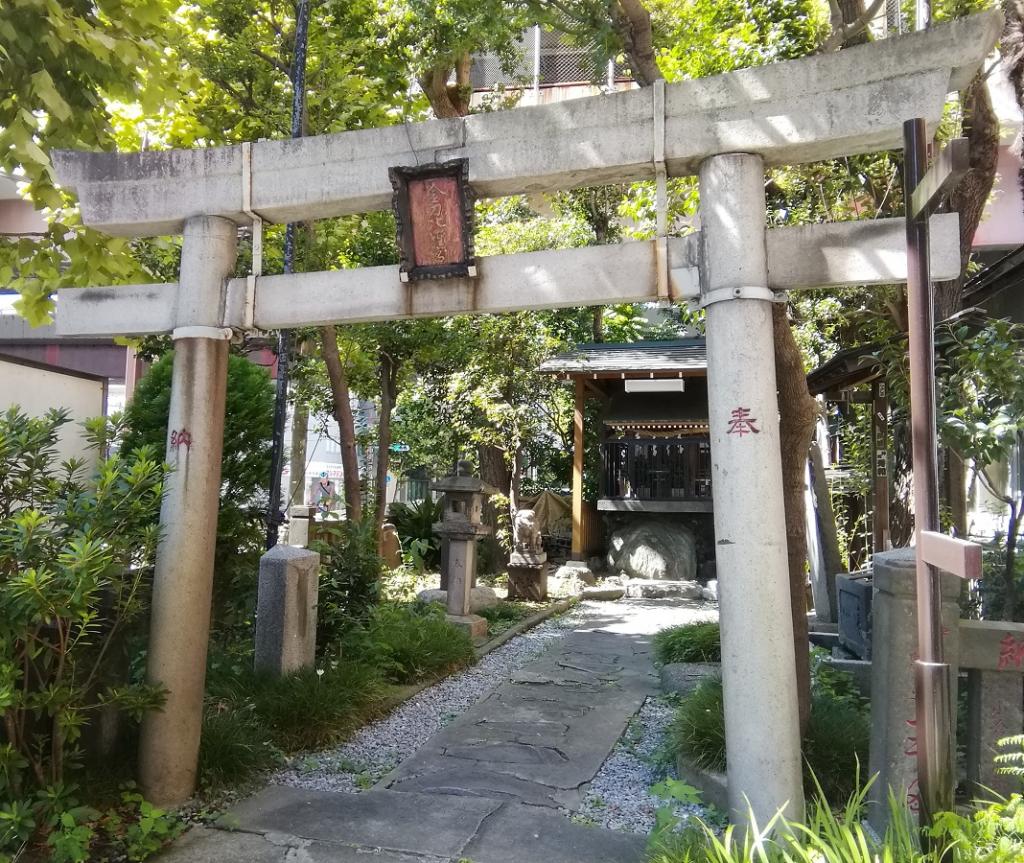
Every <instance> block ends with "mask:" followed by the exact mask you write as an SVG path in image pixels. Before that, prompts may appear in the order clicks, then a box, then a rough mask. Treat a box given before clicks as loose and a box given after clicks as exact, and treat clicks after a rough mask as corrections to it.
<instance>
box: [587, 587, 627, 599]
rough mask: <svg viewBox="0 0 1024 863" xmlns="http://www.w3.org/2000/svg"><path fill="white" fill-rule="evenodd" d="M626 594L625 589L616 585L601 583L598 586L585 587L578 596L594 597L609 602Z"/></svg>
mask: <svg viewBox="0 0 1024 863" xmlns="http://www.w3.org/2000/svg"><path fill="white" fill-rule="evenodd" d="M625 595H626V589H625V588H624V587H620V586H617V585H607V586H605V585H601V586H598V587H585V588H583V593H582V594H580V596H582V597H583V599H596V600H600V601H605V602H610V601H613V600H616V599H622V597H623V596H625Z"/></svg>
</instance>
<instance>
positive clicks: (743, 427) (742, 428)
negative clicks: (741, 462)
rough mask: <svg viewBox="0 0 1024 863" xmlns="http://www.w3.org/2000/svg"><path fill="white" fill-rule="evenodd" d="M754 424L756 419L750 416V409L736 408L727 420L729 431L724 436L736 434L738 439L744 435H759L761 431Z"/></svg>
mask: <svg viewBox="0 0 1024 863" xmlns="http://www.w3.org/2000/svg"><path fill="white" fill-rule="evenodd" d="M756 422H757V417H752V416H751V415H750V408H736V409H735V410H734V411H733V412H732V417H731V418H730V419H729V430H728V431H727V432H726V434H738V435H739V436H740V437H743V435H745V434H761V429H759V428H758V427H757V426H756V425H754V423H756Z"/></svg>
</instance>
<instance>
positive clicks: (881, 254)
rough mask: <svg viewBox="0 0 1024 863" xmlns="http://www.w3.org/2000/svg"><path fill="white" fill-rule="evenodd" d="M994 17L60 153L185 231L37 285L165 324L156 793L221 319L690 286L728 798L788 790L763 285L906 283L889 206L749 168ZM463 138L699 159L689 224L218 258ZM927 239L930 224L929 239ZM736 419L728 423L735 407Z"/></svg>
mask: <svg viewBox="0 0 1024 863" xmlns="http://www.w3.org/2000/svg"><path fill="white" fill-rule="evenodd" d="M1000 29H1001V19H1000V17H999V16H998V14H995V13H984V14H980V15H975V16H972V17H970V18H966V19H962V20H960V21H957V22H953V23H950V24H945V25H942V26H939V27H936V28H934V29H933V30H930V31H927V32H923V33H916V34H913V35H909V36H903V37H899V38H893V39H888V40H885V41H882V42H877V43H872V44H868V45H864V46H859V47H856V48H850V49H847V50H844V51H842V52H839V53H838V54H830V55H824V56H815V57H810V58H807V59H803V60H794V61H789V62H785V63H778V64H774V65H771V66H762V67H757V68H752V69H746V70H742V71H739V72H733V73H729V74H726V75H719V76H716V77H712V78H704V79H699V80H696V81H687V82H684V83H680V84H670V85H667V86H665V87H664V88H662V87H655V88H650V89H645V90H635V91H630V92H624V93H617V94H611V95H602V96H595V97H593V98H588V99H580V100H576V101H572V102H566V103H562V104H557V105H547V106H540V107H533V108H523V109H516V110H512V111H505V112H496V113H488V114H481V115H477V116H471V117H467V118H465V119H461V120H443V121H432V122H426V123H418V124H412V125H408V126H404V127H403V126H396V127H389V128H385V129H374V130H367V131H358V132H346V133H341V134H338V135H325V136H319V137H312V138H303V139H298V140H288V141H268V142H259V143H255V144H252V145H240V146H237V147H225V148H213V149H207V150H191V151H168V152H147V153H139V154H130V155H126V154H110V153H60V154H57V155H56V157H55V165H56V168H57V173H58V176H59V178H60V181H61V183H62V184H63V185H64V186H65V187H70V188H73V189H76V190H77V191H78V194H79V197H80V200H81V205H82V213H83V219H84V221H85V223H86V224H88V225H91V226H93V227H96V228H99V229H101V230H105V231H107V232H109V233H112V234H117V235H121V236H147V235H157V234H165V233H175V232H183V233H184V237H185V239H184V245H183V248H182V266H181V277H180V279H179V281H178V283H177V284H176V285H162V286H160V285H147V286H130V287H122V288H99V289H89V290H84V291H77V292H76V291H61V292H60V296H59V300H58V304H57V305H58V310H57V327H58V332H62V333H76V334H85V333H94V334H111V333H123V334H131V333H147V332H163V331H168V330H170V331H171V332H172V333H173V335H174V337H175V340H176V341H177V352H176V356H175V367H174V378H173V384H172V396H171V420H170V428H169V429H168V446H167V459H168V461H169V462H171V463H172V464H175V465H176V468H177V469H176V470H175V471H174V472H173V473H172V474H171V476H170V477H169V479H168V482H167V489H166V493H165V498H164V506H163V510H162V512H161V523H162V538H161V542H160V546H159V549H158V554H157V569H156V575H155V580H154V591H153V612H152V628H151V644H150V652H149V668H148V674H149V678H150V680H151V681H152V682H154V683H157V684H160V685H162V686H164V687H165V688H166V689H167V690H168V698H167V702H166V705H165V707H164V709H163V711H162V712H157V713H151V714H150V715H149V716H148V717H147V719H146V721H145V725H144V727H143V738H142V744H141V759H140V763H141V776H140V778H141V780H142V784H143V788H144V790H145V791H146V793H147V795H149V796H150V797H151V798H152V799H154V800H155V801H156V802H158V803H176V802H180V801H181V800H183V799H185V798H186V797H187V796H188V795H189V794H190V793H191V791H192V789H193V787H194V783H195V775H196V774H195V770H196V761H197V752H198V744H199V727H200V720H201V713H202V697H203V684H204V673H203V669H204V668H205V660H206V645H207V636H208V629H209V608H210V593H211V583H212V559H213V538H214V534H215V530H214V525H215V524H216V515H217V502H218V492H219V464H220V457H221V444H222V440H221V437H222V431H223V412H224V386H225V380H226V358H227V341H226V338H227V337H228V336H229V335H230V333H231V331H232V329H243V330H244V329H248V328H252V327H261V328H274V327H290V326H297V325H300V324H315V323H323V322H331V323H339V322H352V321H360V320H362V321H366V320H388V319H396V318H402V317H410V316H417V315H442V314H453V313H459V312H471V311H476V312H496V311H510V310H513V309H520V308H553V307H558V306H580V305H588V304H597V303H608V302H616V301H626V300H645V299H656V298H665V299H669V298H672V297H678V298H692V299H695V300H696V301H698V302H699V303H700V304H701V305H702V306H704V307H705V308H706V309H707V340H708V380H709V421H710V424H711V454H712V471H713V482H714V489H715V510H714V517H715V535H716V538H717V540H716V542H717V561H718V572H719V577H720V581H721V597H722V599H721V622H722V660H723V663H722V665H723V676H724V683H725V709H726V741H727V746H728V752H729V760H728V771H729V796H730V806H731V809H732V815H733V818H734V819H736V820H738V821H745V820H746V819H748V818H749V815H750V813H753V816H754V817H755V818H756V819H757V820H758V822H759V823H760V824H762V825H763V824H765V823H767V821H768V820H769V819H770V818H771V817H772V816H773V815H774V814H775V813H776V812H778V811H780V810H782V811H784V812H785V813H786V814H788V815H790V816H793V817H799V816H800V814H801V813H802V811H803V807H802V803H803V792H802V779H801V772H802V771H801V757H800V739H799V728H798V724H799V723H798V710H797V695H796V682H795V671H794V645H793V637H792V621H791V613H790V596H789V583H788V564H787V556H786V542H785V536H786V532H785V524H784V517H783V501H782V474H781V464H780V456H779V429H778V406H777V396H776V385H775V368H774V362H773V342H772V323H771V306H770V303H771V302H773V301H774V300H775V299H776V298H777V294H776V291H785V290H791V289H797V288H809V287H821V286H826V285H842V284H865V283H878V282H893V281H903V280H905V279H906V254H905V249H904V247H903V237H902V227H901V223H898V222H897V223H895V224H893V223H889V222H884V221H883V222H874V223H868V224H865V223H857V224H841V225H840V224H833V225H819V226H808V227H805V228H786V229H779V230H775V231H766V230H765V194H764V168H765V166H766V165H781V164H793V163H801V162H808V161H814V160H820V159H828V158H833V157H839V156H843V155H849V154H854V153H865V152H872V151H878V150H882V149H898V148H899V147H900V146H901V142H902V138H901V131H902V124H903V121H904V120H905V119H907V118H911V117H923V118H925V119H926V120H927V122H928V123H929V125H930V126H931V127H932V128H934V127H935V126H936V125H937V124H938V122H939V120H940V119H941V116H942V108H943V104H944V102H945V100H946V96H947V94H948V92H949V91H951V90H955V89H960V88H962V87H963V86H965V85H966V84H967V83H968V82H969V81H970V79H971V78H972V77H973V76H974V74H975V73H976V72H977V70H978V68H979V67H980V65H981V63H982V61H983V60H984V58H985V57H986V55H987V54H988V53H989V52H990V51H991V49H992V47H993V45H994V44H995V41H996V38H997V37H998V35H999V32H1000ZM456 157H460V158H468V159H469V166H470V167H469V170H470V178H469V179H470V183H471V184H472V186H473V187H474V189H475V191H476V192H477V194H479V195H482V196H498V195H512V194H519V193H529V192H537V191H553V190H557V189H566V188H572V187H575V186H583V185H596V184H601V183H611V182H629V181H634V180H643V179H648V178H652V177H654V176H655V174H656V173H657V172H658V171H659V170H660V169H661V168H664V169H666V170H667V173H668V174H669V175H672V176H680V175H684V174H692V173H695V172H698V173H699V176H700V190H701V225H702V228H701V231H700V233H699V234H697V235H694V236H691V237H687V238H683V239H678V240H670V241H667V243H666V242H665V241H664V240H660V241H654V242H650V243H627V244H622V245H618V246H607V247H601V248H595V249H580V250H572V251H560V252H538V253H534V254H527V255H509V256H501V257H495V258H484V259H480V260H479V261H478V270H479V276H478V278H477V279H475V280H472V279H465V280H462V279H455V280H451V281H445V282H434V283H419V284H415V285H409V284H403V283H402V282H401V281H400V279H399V275H398V270H397V268H389V267H382V268H372V269H366V270H352V271H341V272H329V273H307V274H300V275H290V276H256V277H255V278H252V277H251V278H249V279H247V280H246V279H242V280H231V279H229V276H230V275H231V272H232V269H233V266H234V260H235V246H236V243H237V226H238V225H247V224H249V223H250V222H251V221H253V220H254V219H257V218H260V219H263V220H265V221H273V222H284V221H290V220H308V219H315V218H322V217H327V216H336V215H340V214H344V213H354V212H362V211H367V210H379V209H384V208H386V207H387V206H388V205H389V203H390V198H391V187H390V184H389V181H388V171H387V169H388V168H389V167H393V166H397V165H408V164H415V163H418V162H424V161H443V160H445V159H447V158H456ZM932 231H933V232H934V236H935V237H936V242H935V243H934V246H935V248H936V252H935V254H934V255H933V257H932V266H933V270H934V272H935V274H936V277H940V278H942V277H952V276H954V275H956V274H957V272H956V271H957V270H958V267H959V263H958V261H959V250H958V243H957V240H956V237H957V236H958V231H957V227H956V217H955V216H942V217H936V218H934V219H933V221H932ZM940 236H941V237H944V238H945V239H944V240H939V239H938V237H940ZM741 422H742V424H743V425H742V427H743V428H744V429H745V430H749V429H751V428H753V429H755V430H756V432H757V433H753V432H752V431H751V432H750V433H746V432H745V433H744V434H734V433H733V430H734V429H736V428H738V427H739V425H738V424H739V423H741Z"/></svg>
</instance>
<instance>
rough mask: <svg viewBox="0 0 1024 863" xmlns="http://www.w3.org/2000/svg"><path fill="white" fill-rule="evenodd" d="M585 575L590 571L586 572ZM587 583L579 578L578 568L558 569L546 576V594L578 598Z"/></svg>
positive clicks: (565, 567) (564, 567)
mask: <svg viewBox="0 0 1024 863" xmlns="http://www.w3.org/2000/svg"><path fill="white" fill-rule="evenodd" d="M586 571H587V573H589V572H590V570H589V569H588V570H586ZM587 586H588V583H587V582H586V581H585V580H584V579H583V578H581V576H580V569H579V567H573V566H569V565H568V564H565V565H564V566H560V567H558V569H556V570H555V571H554V573H552V574H551V575H549V576H548V592H549V593H553V594H555V595H556V596H578V595H579V594H580V593H582V592H583V589H584V588H585V587H587Z"/></svg>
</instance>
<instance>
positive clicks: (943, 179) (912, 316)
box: [903, 118, 981, 825]
mask: <svg viewBox="0 0 1024 863" xmlns="http://www.w3.org/2000/svg"><path fill="white" fill-rule="evenodd" d="M927 136H928V132H927V128H926V124H925V121H924V120H923V119H920V118H917V119H914V120H907V121H906V123H904V124H903V153H904V169H903V170H904V191H905V200H906V221H907V318H908V321H909V333H908V336H909V343H910V344H909V358H910V426H911V440H912V444H913V457H914V460H913V467H914V535H915V538H916V547H917V644H918V646H917V653H918V658H917V661H916V663H915V665H916V669H915V683H916V700H917V734H918V737H917V774H918V784H919V787H920V798H921V808H920V815H921V823H922V825H927V824H930V823H931V820H932V818H933V817H934V815H935V814H936V813H937V812H941V811H945V810H951V809H952V808H953V787H954V770H953V754H954V750H953V732H952V720H953V708H952V704H951V701H950V669H949V665H948V663H946V662H945V661H944V660H943V654H942V596H941V593H940V582H939V569H943V570H945V571H947V572H953V573H955V574H957V575H959V576H961V577H962V578H978V577H980V575H981V546H979V545H975V544H974V543H969V542H965V541H963V540H959V539H954V538H953V537H949V536H945V535H944V534H942V533H940V532H939V528H940V525H939V496H938V439H937V433H936V409H935V309H934V301H933V296H932V286H931V277H930V273H929V257H928V255H929V248H928V217H929V215H930V214H931V213H932V212H933V211H934V210H935V209H936V208H937V206H938V204H939V203H940V202H941V201H942V200H943V198H944V197H945V196H946V194H947V192H948V191H949V190H950V189H952V188H953V187H954V186H955V185H956V183H957V182H959V180H960V178H961V177H962V176H963V175H964V174H965V173H966V172H967V169H968V167H969V160H968V150H967V141H966V139H963V138H958V139H956V140H954V141H951V142H950V143H949V145H948V146H947V147H946V148H945V149H944V150H943V151H942V152H941V153H940V155H939V157H938V158H937V159H936V160H935V164H934V165H933V166H932V168H931V170H930V171H927V173H926V169H927V165H928V138H927Z"/></svg>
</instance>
